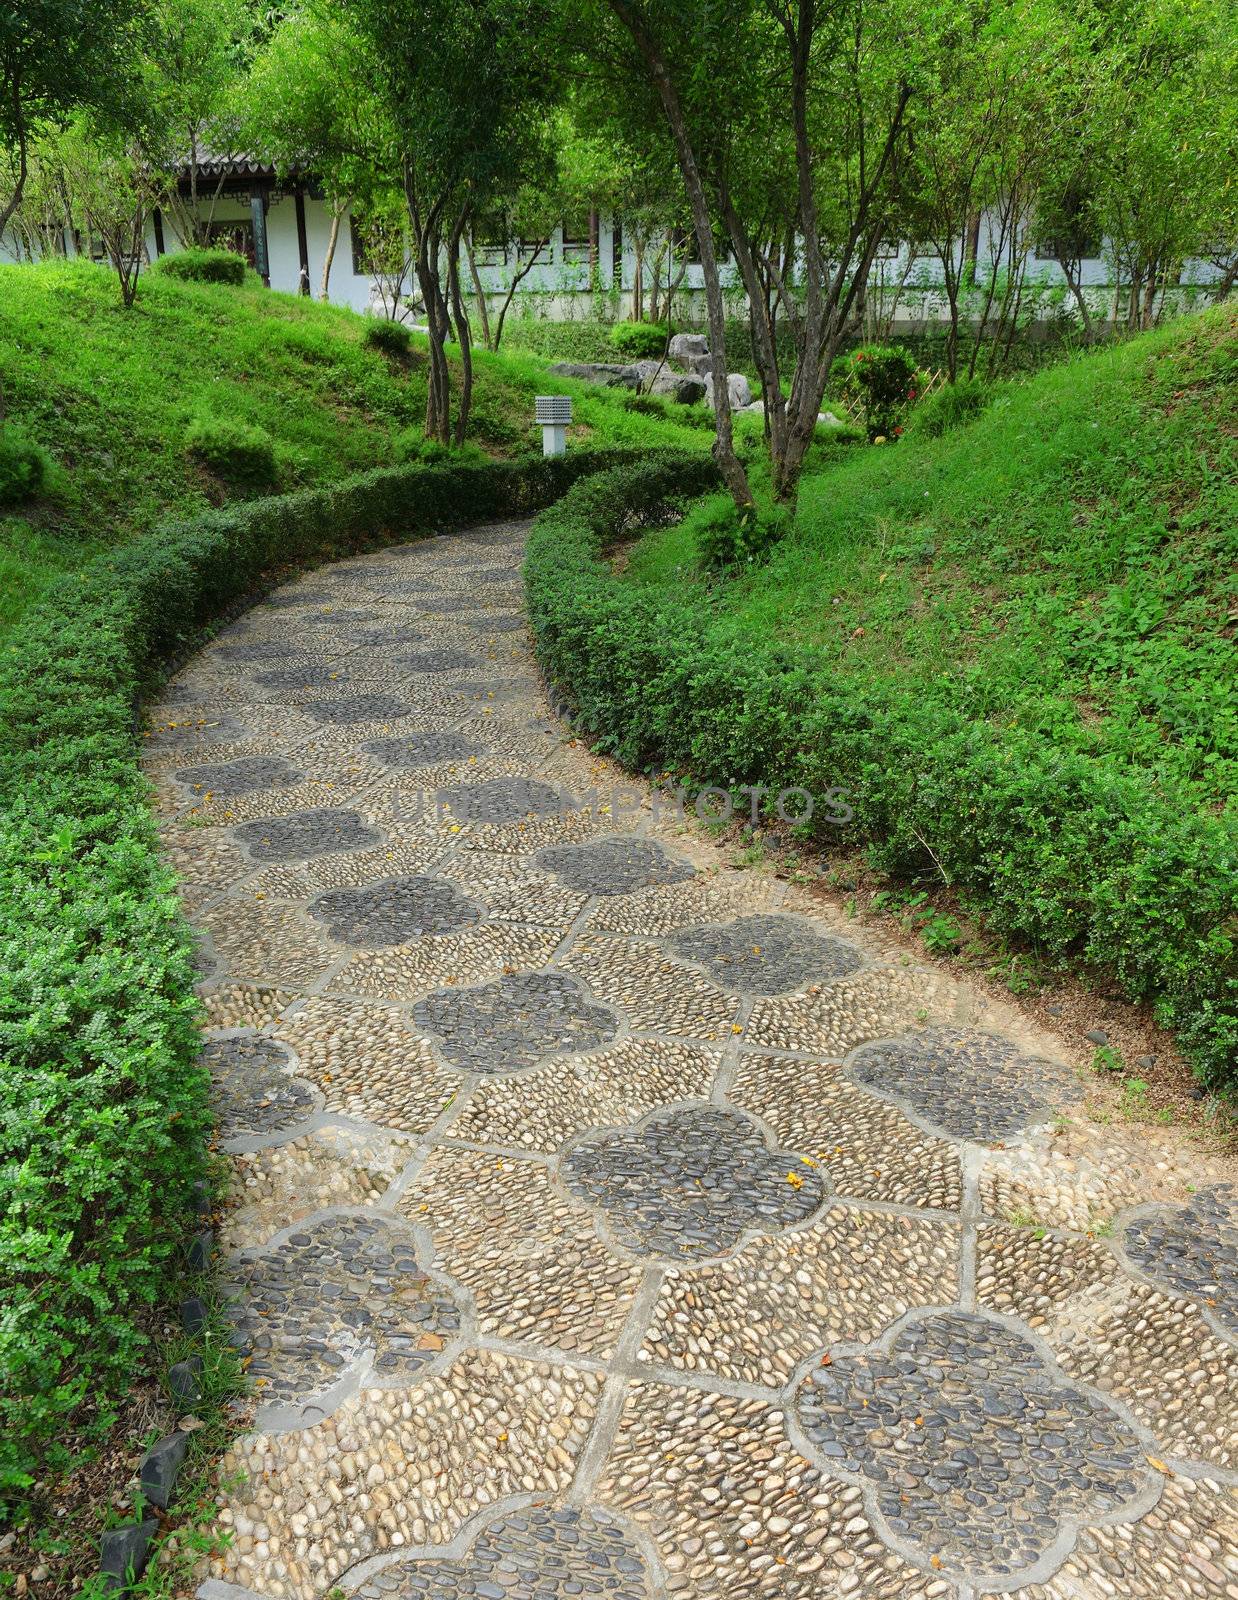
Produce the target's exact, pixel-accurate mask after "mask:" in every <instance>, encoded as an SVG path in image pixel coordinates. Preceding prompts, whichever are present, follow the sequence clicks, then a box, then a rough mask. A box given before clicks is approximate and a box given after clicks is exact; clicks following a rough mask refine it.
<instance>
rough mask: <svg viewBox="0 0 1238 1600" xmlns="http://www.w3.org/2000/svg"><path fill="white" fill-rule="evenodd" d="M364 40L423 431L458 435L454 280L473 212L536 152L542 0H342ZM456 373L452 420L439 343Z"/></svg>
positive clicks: (464, 421) (463, 415)
mask: <svg viewBox="0 0 1238 1600" xmlns="http://www.w3.org/2000/svg"><path fill="white" fill-rule="evenodd" d="M343 3H345V4H346V6H347V11H348V14H349V15H350V16H351V17H352V18H353V19H354V21H355V24H356V26H357V28H358V30H359V31H360V32H361V33H362V34H364V35H365V36H366V37H367V38H368V40H369V41H370V44H371V47H372V59H373V61H374V62H375V64H376V73H377V87H378V89H379V92H380V95H381V99H382V101H383V104H384V107H385V111H386V115H387V117H388V119H389V121H390V124H391V126H392V129H393V132H394V142H395V151H396V158H397V162H398V170H399V173H400V178H401V182H402V186H403V190H404V196H405V202H406V204H407V208H408V218H409V226H410V229H411V232H412V239H413V246H414V251H415V259H416V272H417V284H418V288H419V290H420V292H421V294H422V297H423V298H424V301H425V308H426V323H427V329H428V336H429V347H430V375H429V385H428V394H427V400H426V435H427V437H428V438H431V439H436V440H438V441H440V442H441V443H444V444H447V443H449V442H450V441H451V440H453V439H454V440H455V442H456V443H460V442H462V441H463V439H464V435H465V431H466V429H467V427H468V414H469V406H470V403H471V398H472V383H473V363H472V338H471V329H470V324H469V316H468V308H467V304H466V302H465V298H464V294H463V292H462V287H461V282H460V257H461V253H462V252H461V247H462V242H463V240H464V237H465V233H466V230H467V228H468V226H469V222H470V219H471V218H472V216H473V215H474V213H476V212H480V211H484V210H485V209H487V208H488V207H489V206H490V205H492V204H493V203H494V202H495V200H496V199H501V198H502V197H504V196H507V195H510V194H512V193H513V192H515V191H516V190H517V189H518V188H519V186H520V183H521V181H522V179H523V177H524V175H525V174H526V173H527V172H528V171H530V170H537V168H538V166H539V165H540V163H541V162H542V161H543V160H544V151H543V150H542V149H541V148H540V147H539V140H540V138H541V137H542V136H543V135H544V132H545V129H546V117H545V110H546V107H547V106H548V105H549V104H550V103H551V102H552V100H553V98H554V93H555V83H556V74H555V72H554V70H553V66H552V63H551V61H550V60H549V59H548V58H547V50H548V47H549V44H550V42H551V41H552V40H553V38H554V37H555V33H554V30H553V29H552V27H551V25H550V24H551V21H552V18H553V11H552V8H551V6H550V3H549V0H423V3H421V4H419V5H416V6H408V5H404V4H402V3H400V0H343ZM453 326H454V329H455V333H456V338H457V341H458V345H459V350H460V365H461V385H460V398H459V406H458V409H457V412H456V418H455V424H454V428H453V425H452V418H451V384H450V376H449V370H448V365H447V354H446V346H447V341H448V338H449V336H450V333H451V330H452V328H453Z"/></svg>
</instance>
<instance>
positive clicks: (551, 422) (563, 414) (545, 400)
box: [534, 394, 572, 456]
mask: <svg viewBox="0 0 1238 1600" xmlns="http://www.w3.org/2000/svg"><path fill="white" fill-rule="evenodd" d="M534 403H535V406H536V411H535V413H534V420H535V421H537V422H540V423H541V426H542V454H543V455H544V456H561V455H563V454H565V453H566V451H567V425H568V423H569V422H570V421H571V420H572V397H571V395H567V394H539V395H538V396H537V399H536V401H535V402H534Z"/></svg>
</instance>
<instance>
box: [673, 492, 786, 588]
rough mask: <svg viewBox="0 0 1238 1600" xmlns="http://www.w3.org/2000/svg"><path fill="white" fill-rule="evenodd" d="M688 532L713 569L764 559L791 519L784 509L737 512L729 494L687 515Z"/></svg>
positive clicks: (752, 509)
mask: <svg viewBox="0 0 1238 1600" xmlns="http://www.w3.org/2000/svg"><path fill="white" fill-rule="evenodd" d="M684 524H685V531H687V532H690V533H692V534H694V535H695V537H696V540H697V543H698V546H699V548H700V552H701V560H702V562H703V563H704V565H705V566H706V567H707V568H708V569H709V570H710V571H712V572H722V571H726V570H727V569H729V568H732V567H744V566H751V565H752V564H753V563H754V562H757V561H763V560H764V559H765V558H766V557H767V556H768V555H769V553H770V551H771V550H772V549H773V547H774V545H776V544H777V543H778V541H779V539H781V538H782V536H783V535H784V534H785V533H786V531H787V529H788V527H789V525H790V518H789V517H788V516H787V514H786V513H785V512H783V511H780V510H777V509H774V510H770V511H764V510H758V508H757V507H756V506H752V507H750V508H749V509H748V510H746V511H742V512H741V511H738V510H736V507H735V502H734V500H732V499H731V497H730V495H713V496H711V497H710V498H709V499H708V500H706V501H704V502H702V504H700V505H699V506H696V507H694V508H693V509H692V511H691V512H689V514H688V516H687V517H685V518H684Z"/></svg>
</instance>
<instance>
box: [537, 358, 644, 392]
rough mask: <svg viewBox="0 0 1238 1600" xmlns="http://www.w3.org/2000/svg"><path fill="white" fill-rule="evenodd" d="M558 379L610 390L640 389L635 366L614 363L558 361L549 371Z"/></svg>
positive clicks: (638, 376) (638, 374) (639, 380)
mask: <svg viewBox="0 0 1238 1600" xmlns="http://www.w3.org/2000/svg"><path fill="white" fill-rule="evenodd" d="M547 370H548V371H550V372H551V373H553V374H554V376H555V377H556V378H577V379H579V380H580V381H581V382H582V383H602V384H605V385H606V386H607V388H610V389H639V388H640V386H641V379H640V373H639V372H638V371H637V370H636V368H635V367H633V366H619V365H618V364H617V363H616V362H613V361H556V362H555V364H554V365H553V366H552V367H550V368H548V369H547Z"/></svg>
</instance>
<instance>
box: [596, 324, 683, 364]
mask: <svg viewBox="0 0 1238 1600" xmlns="http://www.w3.org/2000/svg"><path fill="white" fill-rule="evenodd" d="M668 336H669V330H668V329H667V328H666V326H665V324H664V323H661V322H616V323H615V324H614V325H613V327H612V328H611V330H610V342H611V344H613V345H614V347H615V349H616V350H618V351H619V353H620V355H625V356H630V357H631V358H632V359H633V360H634V361H641V360H649V361H654V360H656V359H657V358H658V357H659V356H661V355H664V354H665V353H666V341H667V338H668Z"/></svg>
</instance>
